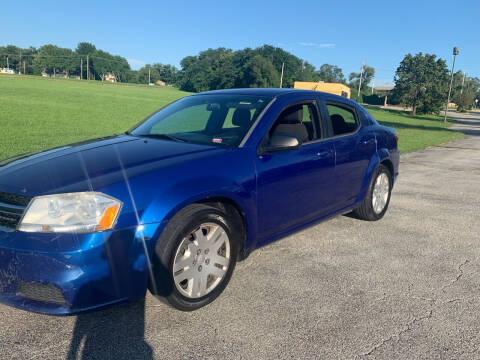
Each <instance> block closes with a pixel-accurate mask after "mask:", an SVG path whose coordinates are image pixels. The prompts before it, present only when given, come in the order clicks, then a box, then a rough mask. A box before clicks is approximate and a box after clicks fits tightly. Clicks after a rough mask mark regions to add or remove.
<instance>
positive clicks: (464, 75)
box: [460, 72, 467, 94]
mask: <svg viewBox="0 0 480 360" xmlns="http://www.w3.org/2000/svg"><path fill="white" fill-rule="evenodd" d="M466 77H467V73H466V72H464V73H463V79H462V90H460V94H463V84H465V78H466Z"/></svg>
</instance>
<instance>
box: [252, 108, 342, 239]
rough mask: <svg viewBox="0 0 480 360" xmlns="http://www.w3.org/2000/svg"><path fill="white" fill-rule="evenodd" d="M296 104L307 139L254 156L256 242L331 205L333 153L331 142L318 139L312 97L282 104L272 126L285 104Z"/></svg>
mask: <svg viewBox="0 0 480 360" xmlns="http://www.w3.org/2000/svg"><path fill="white" fill-rule="evenodd" d="M299 104H300V105H301V106H302V111H303V120H302V125H303V126H305V128H306V129H307V132H308V133H309V138H308V139H307V140H306V141H305V142H304V143H303V144H302V146H301V147H300V148H299V149H295V150H286V151H285V150H284V151H277V152H273V153H268V154H262V155H258V156H257V158H256V169H257V191H258V196H257V199H258V200H257V201H258V203H257V209H258V233H259V241H260V242H261V241H262V240H263V239H264V238H266V237H269V236H271V235H274V234H275V233H279V232H281V231H283V230H286V229H287V228H290V227H292V226H295V225H299V224H301V223H304V222H306V221H308V220H309V219H313V218H315V217H319V216H321V215H322V214H325V213H328V211H329V209H330V207H331V206H332V204H333V197H332V194H331V192H330V191H331V187H332V185H333V180H334V179H333V175H334V171H335V152H334V147H333V143H332V142H331V141H321V138H322V130H321V127H320V115H319V111H318V107H317V102H316V101H315V100H313V99H312V100H308V101H302V102H299V103H298V102H297V103H295V104H294V105H287V106H285V107H283V109H282V110H281V111H280V112H279V115H278V117H277V119H276V120H275V123H274V124H273V126H272V128H274V127H275V124H276V123H277V124H278V122H280V121H281V120H280V119H281V118H282V113H284V112H286V111H288V109H289V106H298V105H299ZM272 128H271V129H272ZM266 136H268V134H266ZM264 141H265V139H264Z"/></svg>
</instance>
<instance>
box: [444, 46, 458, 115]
mask: <svg viewBox="0 0 480 360" xmlns="http://www.w3.org/2000/svg"><path fill="white" fill-rule="evenodd" d="M459 52H460V50H459V49H458V47H456V46H455V47H454V48H453V64H452V74H451V76H450V87H449V88H448V96H447V104H446V106H445V117H444V118H443V122H444V123H445V124H446V123H447V110H448V104H450V95H451V93H452V84H453V72H454V71H455V59H456V58H457V55H458V53H459Z"/></svg>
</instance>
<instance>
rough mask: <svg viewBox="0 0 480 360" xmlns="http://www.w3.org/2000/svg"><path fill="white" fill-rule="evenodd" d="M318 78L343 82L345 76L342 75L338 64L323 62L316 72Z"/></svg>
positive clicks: (330, 81) (332, 81) (325, 80)
mask: <svg viewBox="0 0 480 360" xmlns="http://www.w3.org/2000/svg"><path fill="white" fill-rule="evenodd" d="M316 75H317V77H318V80H321V81H324V82H329V83H343V84H344V83H345V77H344V76H343V72H342V69H340V68H339V67H338V66H335V65H330V64H323V65H322V66H320V69H318V71H317V72H316Z"/></svg>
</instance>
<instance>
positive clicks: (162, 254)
mask: <svg viewBox="0 0 480 360" xmlns="http://www.w3.org/2000/svg"><path fill="white" fill-rule="evenodd" d="M237 255H238V241H237V239H236V236H235V235H234V234H233V233H232V229H231V227H230V222H229V220H228V218H227V216H226V214H225V213H223V212H222V211H221V210H219V209H217V208H214V207H211V206H207V205H203V204H193V205H190V206H188V207H186V208H185V209H183V210H181V211H180V212H179V213H178V214H177V215H175V216H174V217H173V218H172V219H171V220H170V222H169V223H168V225H167V226H166V227H165V229H164V231H163V232H162V235H161V236H160V239H159V241H158V243H157V246H156V249H155V259H154V262H153V269H152V270H153V271H152V275H151V276H152V277H153V278H154V279H151V281H150V290H151V291H152V293H154V294H155V295H157V296H160V297H164V298H166V300H167V301H168V303H169V304H170V305H172V306H173V307H175V308H177V309H180V310H184V311H191V310H196V309H198V308H200V307H202V306H205V305H207V304H208V303H210V302H212V301H213V300H215V298H217V297H218V296H219V295H220V294H221V293H222V291H223V290H224V289H225V287H226V286H227V284H228V282H229V280H230V278H231V275H232V272H233V269H234V268H235V264H236V260H237Z"/></svg>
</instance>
